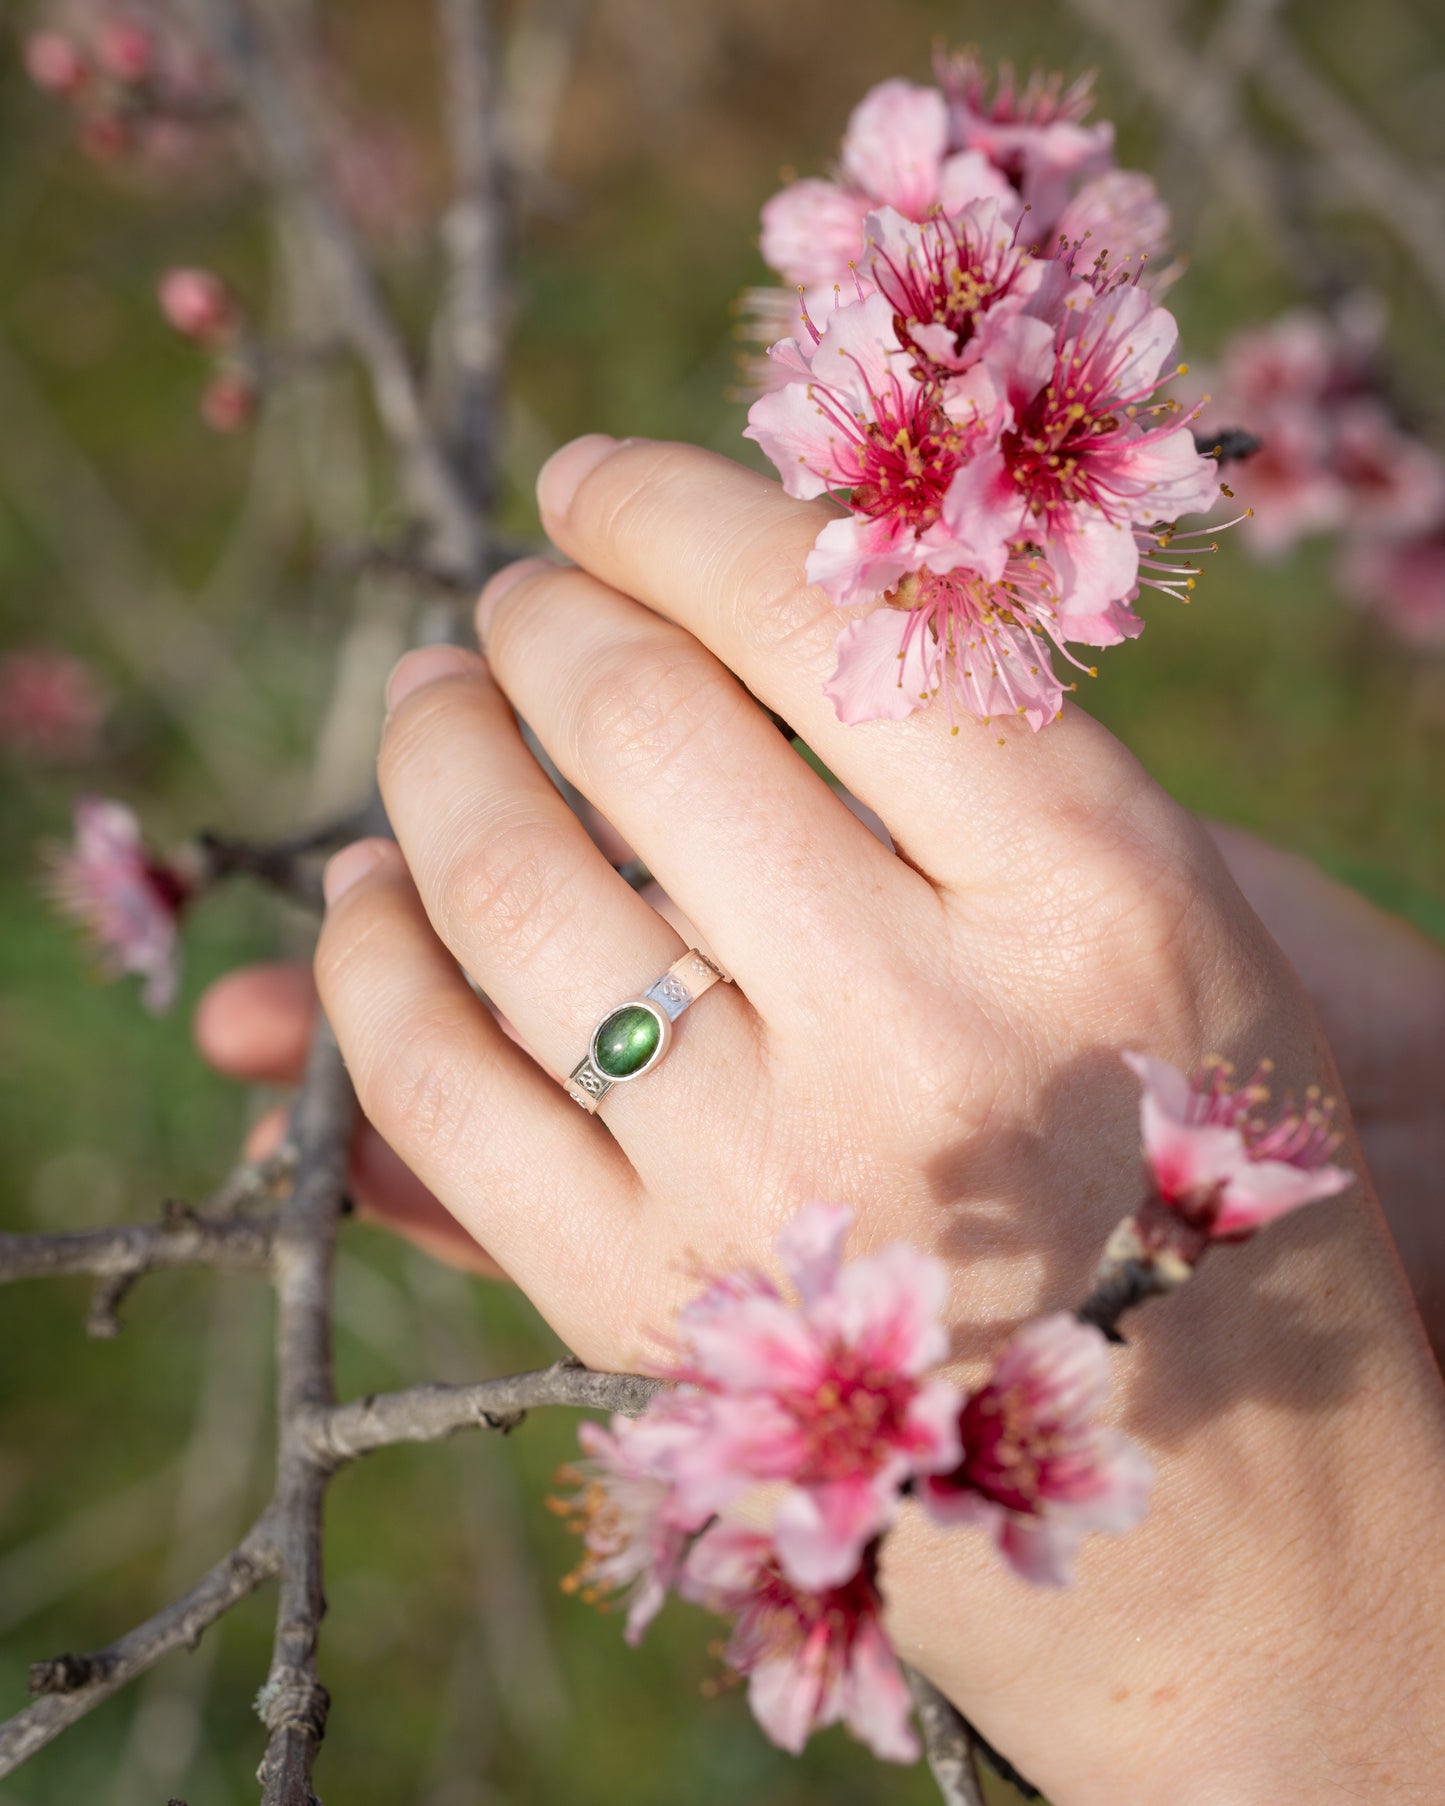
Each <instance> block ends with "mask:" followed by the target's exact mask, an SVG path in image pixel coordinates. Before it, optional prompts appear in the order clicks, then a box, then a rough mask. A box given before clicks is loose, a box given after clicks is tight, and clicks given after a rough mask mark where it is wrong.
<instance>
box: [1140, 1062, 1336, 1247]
mask: <svg viewBox="0 0 1445 1806" xmlns="http://www.w3.org/2000/svg"><path fill="white" fill-rule="evenodd" d="M1124 1059H1125V1060H1126V1061H1127V1062H1128V1064H1129V1066H1130V1067H1131V1068H1132V1069H1133V1070H1134V1072H1135V1073H1136V1074H1137V1075H1138V1077H1139V1079H1140V1081H1141V1082H1142V1084H1143V1086H1144V1095H1143V1097H1142V1099H1141V1100H1140V1106H1139V1115H1140V1126H1141V1129H1142V1133H1143V1139H1144V1160H1145V1165H1146V1167H1147V1169H1148V1173H1149V1179H1150V1183H1151V1187H1152V1196H1153V1201H1154V1202H1155V1203H1156V1204H1157V1205H1162V1206H1164V1207H1165V1208H1166V1209H1167V1210H1169V1211H1171V1212H1173V1213H1175V1214H1176V1215H1177V1216H1178V1217H1180V1218H1181V1219H1182V1220H1183V1221H1184V1223H1185V1224H1186V1225H1188V1227H1189V1228H1190V1229H1191V1230H1193V1231H1195V1232H1196V1233H1197V1234H1199V1235H1201V1236H1203V1237H1205V1238H1207V1239H1208V1240H1210V1241H1229V1240H1242V1239H1243V1238H1245V1237H1247V1236H1248V1235H1250V1234H1252V1233H1253V1231H1254V1230H1256V1229H1258V1228H1259V1227H1260V1226H1261V1225H1262V1224H1264V1223H1268V1222H1272V1221H1273V1220H1274V1219H1275V1218H1276V1217H1280V1216H1283V1215H1284V1214H1285V1213H1286V1212H1287V1211H1290V1210H1296V1209H1298V1208H1299V1206H1300V1205H1302V1204H1309V1203H1311V1202H1313V1201H1314V1200H1315V1199H1317V1198H1330V1197H1333V1196H1334V1195H1335V1193H1336V1192H1340V1191H1343V1190H1344V1189H1345V1187H1346V1186H1347V1185H1349V1184H1350V1182H1351V1180H1352V1178H1353V1174H1351V1173H1350V1172H1349V1171H1348V1170H1347V1169H1346V1168H1344V1167H1341V1166H1334V1165H1331V1164H1330V1156H1331V1154H1333V1153H1334V1151H1335V1149H1336V1148H1337V1147H1338V1145H1339V1140H1340V1137H1339V1135H1338V1134H1337V1133H1336V1132H1335V1130H1334V1127H1333V1122H1332V1118H1333V1112H1334V1102H1333V1100H1332V1099H1328V1098H1321V1097H1320V1095H1319V1093H1318V1091H1317V1090H1316V1089H1314V1088H1311V1090H1310V1091H1309V1092H1308V1093H1307V1094H1306V1100H1305V1106H1304V1108H1303V1109H1302V1110H1296V1109H1294V1108H1292V1107H1290V1106H1289V1105H1288V1104H1287V1105H1286V1107H1285V1109H1284V1110H1283V1112H1282V1113H1281V1114H1280V1116H1278V1117H1277V1118H1276V1119H1275V1120H1274V1121H1273V1122H1270V1121H1267V1120H1266V1119H1265V1118H1264V1116H1263V1115H1262V1114H1261V1110H1262V1108H1263V1106H1264V1105H1265V1104H1266V1103H1267V1102H1268V1100H1269V1090H1268V1088H1267V1086H1266V1085H1265V1084H1264V1083H1263V1082H1262V1080H1263V1078H1264V1076H1265V1074H1266V1073H1267V1072H1268V1070H1269V1068H1268V1066H1267V1065H1266V1066H1261V1068H1260V1070H1259V1072H1258V1073H1256V1074H1255V1076H1254V1077H1253V1078H1252V1079H1251V1080H1250V1081H1249V1082H1248V1083H1247V1084H1244V1085H1241V1086H1237V1087H1236V1086H1233V1085H1231V1083H1230V1068H1229V1067H1228V1066H1227V1065H1225V1064H1224V1063H1222V1062H1217V1061H1216V1062H1213V1063H1211V1064H1210V1065H1209V1066H1207V1067H1206V1068H1205V1070H1204V1071H1203V1072H1202V1073H1201V1074H1200V1075H1199V1077H1198V1078H1197V1079H1196V1080H1195V1081H1194V1083H1193V1084H1191V1083H1190V1081H1189V1080H1188V1079H1187V1078H1186V1077H1185V1075H1184V1074H1183V1073H1182V1072H1180V1071H1179V1069H1178V1068H1177V1067H1175V1066H1170V1065H1169V1064H1168V1063H1167V1062H1165V1061H1163V1060H1157V1059H1155V1058H1154V1057H1153V1056H1152V1055H1150V1054H1137V1053H1126V1054H1125V1055H1124Z"/></svg>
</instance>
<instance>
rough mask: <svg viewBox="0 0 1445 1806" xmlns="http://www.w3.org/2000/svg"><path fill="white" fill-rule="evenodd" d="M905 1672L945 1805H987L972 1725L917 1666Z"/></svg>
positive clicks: (907, 1668) (930, 1763)
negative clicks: (976, 1761)
mask: <svg viewBox="0 0 1445 1806" xmlns="http://www.w3.org/2000/svg"><path fill="white" fill-rule="evenodd" d="M903 1672H904V1674H905V1675H906V1676H907V1679H908V1691H909V1692H910V1693H911V1694H912V1695H913V1709H914V1711H915V1712H916V1713H917V1714H918V1728H919V1730H920V1731H921V1732H922V1733H923V1752H924V1755H925V1756H926V1757H927V1758H928V1767H929V1770H930V1772H931V1773H932V1775H933V1778H934V1780H935V1781H937V1783H938V1791H939V1792H940V1793H941V1794H942V1796H943V1806H988V1802H987V1801H986V1800H985V1799H984V1797H983V1785H982V1783H981V1782H980V1780H979V1778H978V1766H977V1764H976V1763H975V1761H974V1751H975V1749H976V1748H977V1745H976V1742H975V1734H974V1729H973V1726H972V1725H971V1724H970V1723H969V1722H968V1720H967V1719H966V1718H965V1717H964V1716H963V1714H962V1713H961V1712H960V1711H959V1710H958V1708H957V1707H956V1706H955V1705H954V1704H953V1701H952V1700H950V1699H946V1698H945V1697H944V1696H943V1694H941V1693H940V1692H939V1691H938V1689H937V1687H935V1686H934V1684H933V1682H932V1681H927V1680H925V1679H924V1678H923V1676H922V1675H921V1674H920V1673H919V1672H918V1670H917V1669H916V1668H909V1667H907V1666H905V1667H904V1670H903Z"/></svg>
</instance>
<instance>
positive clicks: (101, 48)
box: [95, 18, 156, 85]
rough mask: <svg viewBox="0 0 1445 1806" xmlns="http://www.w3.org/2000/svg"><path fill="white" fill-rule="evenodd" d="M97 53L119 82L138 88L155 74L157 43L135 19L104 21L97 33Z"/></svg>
mask: <svg viewBox="0 0 1445 1806" xmlns="http://www.w3.org/2000/svg"><path fill="white" fill-rule="evenodd" d="M95 51H96V56H97V58H98V59H99V62H100V65H101V67H102V68H103V69H105V70H106V71H107V72H108V73H109V74H111V75H113V76H114V77H115V79H116V80H117V81H119V82H125V83H127V84H130V85H134V84H138V83H141V82H144V81H148V80H149V79H150V77H151V76H152V75H153V74H154V73H155V67H156V46H155V40H154V38H153V37H152V36H151V34H150V32H149V31H148V30H147V29H146V28H145V26H144V25H141V24H139V23H138V22H137V21H135V20H133V19H123V18H115V19H105V20H103V21H102V22H101V25H100V27H99V29H98V31H97V32H96V39H95Z"/></svg>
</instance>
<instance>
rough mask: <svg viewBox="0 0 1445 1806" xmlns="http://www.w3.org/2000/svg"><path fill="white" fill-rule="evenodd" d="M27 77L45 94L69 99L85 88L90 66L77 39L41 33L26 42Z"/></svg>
mask: <svg viewBox="0 0 1445 1806" xmlns="http://www.w3.org/2000/svg"><path fill="white" fill-rule="evenodd" d="M25 73H26V74H27V75H28V76H29V77H30V79H31V81H33V82H34V83H35V86H36V87H37V88H41V89H43V90H44V91H45V93H47V94H58V95H60V96H61V97H62V98H66V99H68V98H69V97H70V96H71V95H73V94H77V93H78V92H79V91H80V90H81V89H82V88H83V87H84V86H85V84H86V81H87V79H88V78H89V75H90V64H89V62H88V61H87V60H86V56H85V52H84V51H83V50H82V49H81V47H80V46H79V44H77V43H75V41H74V40H73V39H71V38H67V37H65V36H63V35H62V33H60V32H58V31H37V32H32V33H31V35H30V36H29V37H28V38H27V39H26V40H25Z"/></svg>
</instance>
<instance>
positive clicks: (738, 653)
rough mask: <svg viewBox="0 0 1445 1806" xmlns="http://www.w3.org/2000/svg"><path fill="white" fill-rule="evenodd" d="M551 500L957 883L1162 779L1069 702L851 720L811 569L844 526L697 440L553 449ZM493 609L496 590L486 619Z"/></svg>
mask: <svg viewBox="0 0 1445 1806" xmlns="http://www.w3.org/2000/svg"><path fill="white" fill-rule="evenodd" d="M537 493H538V500H539V504H540V507H541V511H542V522H543V525H544V526H545V527H546V529H547V532H548V534H549V535H550V536H551V538H552V541H553V543H554V544H555V545H556V546H557V547H558V549H559V550H560V551H562V552H563V553H564V554H565V555H566V556H567V557H569V558H572V559H574V560H575V561H576V562H577V563H578V564H579V565H581V566H583V568H584V569H586V570H588V571H591V572H592V573H593V575H594V576H597V577H599V578H601V579H602V580H603V581H604V582H606V583H608V584H610V585H612V587H613V588H615V589H620V590H623V591H625V592H626V593H628V594H629V595H632V596H635V597H636V598H637V599H638V600H639V601H640V602H643V603H645V604H646V605H647V606H648V607H649V608H652V609H654V610H655V611H656V612H657V613H659V614H662V615H665V616H666V617H667V618H668V619H669V620H672V621H675V622H677V623H678V624H679V625H680V626H682V627H685V628H686V629H687V630H688V631H689V632H691V633H693V634H695V635H696V636H697V638H698V639H700V640H701V641H703V643H704V644H705V645H707V646H708V647H710V648H711V650H712V651H713V652H714V653H716V654H717V656H718V657H719V658H720V659H721V660H722V661H723V663H724V664H726V665H728V666H729V667H730V668H731V669H732V670H733V671H734V672H736V673H737V675H738V676H739V677H740V678H741V679H742V680H743V682H744V683H745V684H747V686H748V688H749V689H750V690H752V692H753V694H754V695H756V696H757V697H759V698H760V699H761V700H762V701H763V702H765V703H766V704H767V705H768V707H770V708H772V709H774V710H776V711H777V712H778V713H779V714H781V715H782V716H783V717H784V718H785V719H786V720H787V721H788V722H789V723H790V724H791V726H792V727H793V728H794V729H796V731H797V732H798V733H799V734H800V735H801V736H802V737H803V739H804V740H805V741H806V742H807V743H808V745H809V746H811V747H812V748H813V750H814V751H815V752H816V753H817V754H818V755H819V757H820V758H822V759H823V760H824V761H825V762H826V763H827V764H828V766H829V767H830V768H831V769H832V770H833V771H835V772H836V773H837V774H838V776H839V777H840V778H842V779H843V781H844V782H845V783H846V784H847V785H848V787H849V788H850V789H851V790H852V791H853V792H854V794H855V795H857V796H859V797H861V798H862V800H863V801H864V802H866V803H867V804H868V805H869V806H870V807H871V808H872V809H874V810H875V811H876V812H877V814H878V815H879V816H880V817H881V818H882V820H883V821H884V823H885V824H886V825H887V827H888V829H889V831H890V832H891V833H892V834H893V836H894V838H895V840H897V841H899V842H900V843H901V844H902V845H903V846H904V847H906V848H907V849H908V851H909V853H910V856H911V857H913V858H914V859H915V860H916V861H917V863H918V864H919V865H920V866H921V867H922V868H923V869H924V870H925V871H927V872H928V873H929V874H930V875H931V876H933V877H936V878H938V879H940V880H941V881H943V882H944V883H952V882H969V881H972V880H975V879H977V878H979V877H980V876H983V875H984V874H985V873H986V872H987V871H988V870H989V869H991V867H992V866H993V865H994V863H995V861H996V860H997V859H998V858H999V856H1000V855H1006V856H1007V857H1008V858H1010V859H1016V857H1017V854H1018V851H1019V849H1020V844H1021V836H1022V837H1024V838H1027V836H1028V834H1029V829H1030V825H1031V824H1032V823H1034V822H1036V821H1037V822H1041V824H1042V821H1043V815H1046V816H1047V817H1048V819H1049V821H1051V822H1052V823H1053V824H1054V825H1055V826H1056V825H1057V821H1058V819H1059V817H1060V816H1061V815H1062V816H1063V817H1065V818H1067V819H1069V820H1071V821H1074V822H1078V821H1079V820H1080V818H1081V817H1087V816H1088V815H1090V814H1092V813H1093V812H1094V811H1095V810H1096V809H1099V808H1105V809H1108V810H1113V809H1116V808H1117V807H1118V805H1119V802H1120V800H1121V796H1123V795H1127V793H1128V792H1130V791H1132V790H1134V789H1139V790H1148V789H1151V788H1152V786H1150V785H1149V783H1148V780H1147V778H1146V777H1145V775H1144V773H1143V771H1142V769H1141V768H1140V767H1139V765H1138V764H1137V762H1136V761H1135V760H1134V759H1133V757H1132V756H1131V755H1130V754H1129V753H1128V752H1126V751H1125V749H1124V748H1123V747H1122V746H1121V745H1120V744H1119V742H1118V741H1116V740H1115V739H1114V738H1113V736H1112V735H1111V734H1109V733H1108V732H1107V731H1106V730H1105V729H1103V728H1101V727H1100V726H1099V725H1098V723H1097V722H1095V721H1093V720H1091V719H1090V717H1089V716H1087V715H1086V714H1084V713H1083V712H1082V711H1081V710H1079V709H1077V708H1074V707H1072V706H1068V707H1066V708H1065V709H1064V712H1063V714H1062V716H1061V717H1060V718H1059V719H1058V720H1057V721H1054V722H1052V723H1051V724H1050V725H1049V726H1048V727H1047V728H1046V729H1045V730H1044V731H1043V732H1041V733H1038V734H1032V733H1030V732H1028V731H1027V729H1026V728H1024V726H1023V724H1022V723H1021V722H1017V721H1013V720H1004V721H1001V722H995V723H992V724H990V725H989V726H983V725H980V724H975V723H973V722H970V721H967V720H965V721H963V722H961V723H960V724H958V727H957V731H955V724H953V723H951V722H950V720H949V718H948V715H947V712H946V711H945V710H944V709H943V708H941V707H939V706H937V705H933V706H926V707H922V708H919V709H916V710H915V711H914V712H913V713H911V714H908V715H906V716H905V717H904V718H903V719H901V720H884V721H872V722H868V723H865V724H863V725H859V726H847V725H845V724H844V723H843V722H841V721H840V720H839V719H838V716H837V714H836V712H835V710H834V707H833V704H832V702H831V701H830V700H829V699H828V697H827V696H826V695H825V694H824V684H825V683H826V682H827V681H828V680H829V678H830V677H831V676H832V675H833V671H834V667H835V665H836V663H837V653H836V650H835V642H836V640H837V637H838V634H839V631H840V629H841V628H842V627H843V626H844V625H845V624H846V622H847V621H848V620H849V618H850V615H849V613H848V612H845V611H842V610H839V609H837V608H835V607H834V606H833V605H832V604H831V603H830V602H829V601H828V599H827V597H826V596H825V595H824V594H823V592H822V591H821V590H820V589H818V588H816V587H814V586H813V585H811V584H810V583H809V582H808V581H807V579H806V576H805V574H804V566H805V563H806V560H807V556H808V553H809V551H810V550H811V549H812V547H813V543H814V541H815V540H816V538H817V536H818V532H819V530H820V529H821V528H822V527H823V526H824V525H825V524H826V523H827V522H828V521H829V520H833V519H836V518H837V510H836V509H834V508H833V507H831V506H830V505H829V504H827V503H826V502H799V501H795V500H793V499H792V498H790V497H789V496H787V495H785V494H784V493H783V490H782V488H781V486H780V485H779V484H777V483H775V482H773V481H771V480H770V479H768V478H766V477H763V476H759V475H757V474H756V473H755V472H753V471H750V470H747V469H745V468H744V467H743V466H742V465H740V464H736V463H734V462H733V461H732V460H731V459H729V458H723V457H720V456H718V455H717V454H716V453H714V452H708V451H703V450H700V449H699V448H698V447H696V446H690V445H676V444H654V443H651V442H648V441H643V440H622V441H617V440H614V439H608V438H605V437H603V436H602V435H600V434H591V435H589V436H587V437H585V438H582V439H577V440H574V441H573V442H572V443H571V444H570V445H567V446H564V447H563V448H562V450H561V451H559V452H558V453H556V454H555V456H554V457H553V458H552V459H551V460H550V461H549V463H548V464H547V465H546V466H545V467H544V469H543V471H542V474H541V476H540V478H539V479H538V485H537ZM890 612H891V611H890ZM485 614H486V609H485V597H484V598H483V607H482V621H483V626H485ZM1041 812H1042V813H1041ZM950 828H951V830H952V831H950ZM965 829H966V831H963V830H965Z"/></svg>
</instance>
